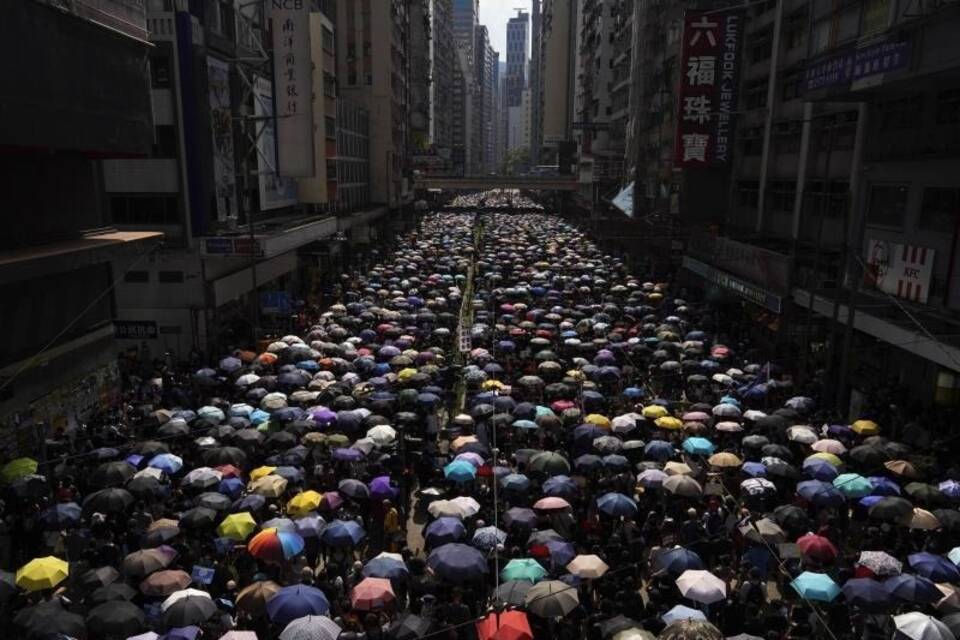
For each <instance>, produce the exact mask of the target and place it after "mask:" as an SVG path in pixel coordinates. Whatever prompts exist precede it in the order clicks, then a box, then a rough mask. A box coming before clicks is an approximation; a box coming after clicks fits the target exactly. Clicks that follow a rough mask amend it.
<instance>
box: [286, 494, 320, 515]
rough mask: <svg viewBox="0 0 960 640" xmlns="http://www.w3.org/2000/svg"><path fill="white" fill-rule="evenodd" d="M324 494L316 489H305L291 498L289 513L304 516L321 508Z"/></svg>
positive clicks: (288, 505)
mask: <svg viewBox="0 0 960 640" xmlns="http://www.w3.org/2000/svg"><path fill="white" fill-rule="evenodd" d="M322 501H323V496H322V495H320V494H319V493H317V492H316V491H304V492H302V493H298V494H297V495H295V496H293V497H292V498H290V502H288V503H287V513H289V514H290V515H292V516H302V515H304V514H305V513H309V512H310V511H316V510H317V509H319V508H320V502H322Z"/></svg>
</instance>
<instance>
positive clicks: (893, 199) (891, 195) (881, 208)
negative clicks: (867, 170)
mask: <svg viewBox="0 0 960 640" xmlns="http://www.w3.org/2000/svg"><path fill="white" fill-rule="evenodd" d="M909 188H910V185H908V184H874V185H871V187H870V202H869V204H868V209H867V221H868V222H870V223H872V224H878V225H882V226H885V227H897V228H900V227H902V226H903V220H904V217H905V215H906V212H907V194H908V192H909Z"/></svg>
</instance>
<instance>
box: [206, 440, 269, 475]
mask: <svg viewBox="0 0 960 640" xmlns="http://www.w3.org/2000/svg"><path fill="white" fill-rule="evenodd" d="M237 433H240V432H239V431H238V432H237ZM258 433H259V432H258ZM203 462H204V464H207V465H209V466H211V467H216V466H219V465H224V464H232V465H235V466H238V467H245V466H246V464H247V454H245V453H244V452H243V451H242V450H241V449H238V448H237V447H217V448H216V449H209V450H208V451H205V452H204V453H203Z"/></svg>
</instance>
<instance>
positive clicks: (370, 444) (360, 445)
mask: <svg viewBox="0 0 960 640" xmlns="http://www.w3.org/2000/svg"><path fill="white" fill-rule="evenodd" d="M350 448H351V449H357V450H358V451H363V455H370V452H371V451H373V450H374V449H376V448H377V443H376V442H375V441H374V440H373V438H360V439H359V440H357V441H356V442H354V443H353V444H352V445H350Z"/></svg>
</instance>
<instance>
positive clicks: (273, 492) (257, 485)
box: [247, 476, 287, 498]
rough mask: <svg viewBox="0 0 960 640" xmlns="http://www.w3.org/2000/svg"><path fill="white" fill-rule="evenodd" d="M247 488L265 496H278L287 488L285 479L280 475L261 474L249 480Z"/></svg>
mask: <svg viewBox="0 0 960 640" xmlns="http://www.w3.org/2000/svg"><path fill="white" fill-rule="evenodd" d="M247 489H249V490H250V492H251V493H256V494H259V495H261V496H263V497H265V498H279V497H280V496H281V495H283V492H284V491H286V490H287V480H286V479H285V478H282V477H280V476H263V477H262V478H259V479H257V480H253V481H252V482H250V484H248V485H247Z"/></svg>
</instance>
